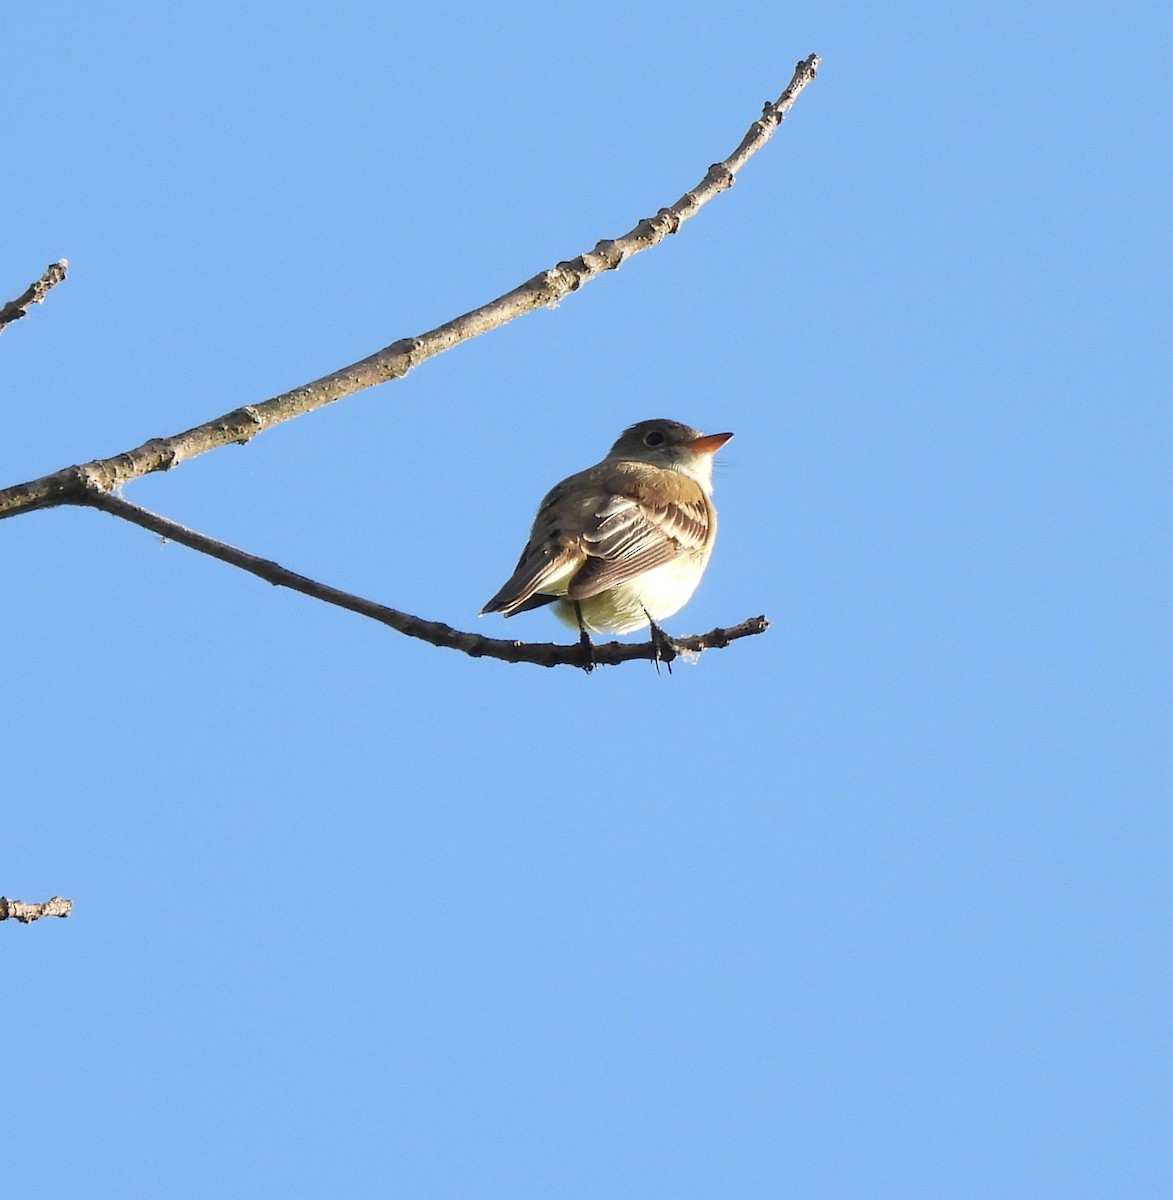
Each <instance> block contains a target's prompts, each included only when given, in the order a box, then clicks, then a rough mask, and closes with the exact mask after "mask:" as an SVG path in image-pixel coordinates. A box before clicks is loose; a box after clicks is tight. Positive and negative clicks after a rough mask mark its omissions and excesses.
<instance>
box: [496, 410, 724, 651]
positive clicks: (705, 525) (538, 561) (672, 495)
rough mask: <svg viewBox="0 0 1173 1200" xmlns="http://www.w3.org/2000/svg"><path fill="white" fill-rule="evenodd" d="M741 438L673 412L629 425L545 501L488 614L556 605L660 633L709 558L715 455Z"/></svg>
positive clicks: (577, 618) (607, 626)
mask: <svg viewBox="0 0 1173 1200" xmlns="http://www.w3.org/2000/svg"><path fill="white" fill-rule="evenodd" d="M732 436H733V434H731V433H711V434H709V435H707V436H706V435H704V434H702V433H700V432H698V431H697V430H695V429H690V428H689V426H687V425H681V424H680V423H679V422H678V421H664V420H660V421H641V422H640V423H639V424H638V425H633V426H632V427H631V428H630V429H628V430H625V431H624V433H623V436H622V437H621V438H620V439H619V440H618V441H617V442H616V443H615V445H614V446H612V447H611V451H610V453H609V454H608V455H607V457H606V458H605V459H603V461H602V462H601V463H599V464H598V466H594V467H590V468H589V469H588V470H586V471H580V472H579V473H578V474H577V475H571V476H570V478H569V479H564V480H563V481H562V482H561V483H560V484H558V485H557V487H555V488H554V489H553V491H551V492H550V493H549V495H548V496H546V498H545V499H544V500H543V501H542V503H541V507H540V508H539V509H538V515H537V516H536V517H535V518H534V524H533V528H532V529H531V530H530V535H529V543H528V544H527V545H526V548H525V549H524V550H523V551H522V552H521V558H520V559H519V560H518V563H517V569H516V570H515V571H514V572H513V574H512V575H511V576H510V577H509V579H508V580H507V581H506V583H505V585H504V586H503V587H502V588H501V590H500V591H499V592H498V593H497V594H496V595H495V596H494V597H493V598H492V600H490V601H489V603H488V604H486V605H485V607H484V608H483V609H482V610H481V612H482V614H484V613H491V612H499V613H501V614H502V615H503V616H506V617H511V616H513V614H514V613H519V612H527V611H528V610H529V609H531V608H540V607H541V606H542V605H543V604H553V605H554V611H555V613H557V615H558V616H559V618H561V619H562V620H563V621H565V622H566V624H568V625H571V626H573V627H575V628H577V629H579V630H580V631H581V632H582V633H583V634H586V633H588V632H591V633H630V632H631V631H632V630H634V629H642V628H643V627H644V626H645V625H648V624H651V625H652V627H653V632H658V630H657V625H658V622H660V621H662V620H664V618H665V617H670V616H671V615H672V614H673V613H674V612H677V611H678V610H679V609H681V608H682V607H683V606H684V604H685V603H686V602H687V600H688V598H689V597H690V596H691V595H692V594H693V592H694V591H696V586H697V584H698V583H700V581H701V575H702V574H704V570H705V565H706V564H707V563H708V561H709V555H710V553H712V549H713V541H714V539H715V538H716V536H717V510H716V509H715V508H714V507H713V502H712V500H711V499H710V497H711V496H712V494H713V455H714V454H716V453H717V451H718V450H719V449H720V448H721V447H722V446H723V445H724V444H725V443H726V442H727V441H728V440H729V439H730V438H731V437H732Z"/></svg>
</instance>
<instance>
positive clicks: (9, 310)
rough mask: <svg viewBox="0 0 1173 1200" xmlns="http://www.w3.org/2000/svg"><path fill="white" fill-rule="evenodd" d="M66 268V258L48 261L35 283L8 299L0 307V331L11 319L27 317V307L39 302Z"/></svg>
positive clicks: (67, 261)
mask: <svg viewBox="0 0 1173 1200" xmlns="http://www.w3.org/2000/svg"><path fill="white" fill-rule="evenodd" d="M68 270H69V260H68V259H65V258H63V259H61V261H60V262H55V263H50V264H49V265H48V266H47V267H46V268H45V273H44V275H42V276H41V278H40V279H38V280H37V281H36V282H35V283H30V284H29V285H28V287H27V288H25V290H24V291H23V292H22V293H21V294H20V295H19V296H17V298H16V299H15V300H9V301H8V303H7V304H5V305H4V306H3V307H2V308H0V333H3V332H4V328H5V326H6V325H11V324H12V322H13V321H19V320H20V319H21V317H27V316H28V315H29V309H30V308H32V306H33V305H34V304H40V303H41V301H42V300H44V299H45V297H46V296H47V295H48V293H49V290H50V289H51V288H55V287H56V286H57V285H58V284H59V283H60V282H61V281H62V280H63V279H64V278H65V273H66V271H68Z"/></svg>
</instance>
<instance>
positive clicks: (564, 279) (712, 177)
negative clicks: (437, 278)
mask: <svg viewBox="0 0 1173 1200" xmlns="http://www.w3.org/2000/svg"><path fill="white" fill-rule="evenodd" d="M818 66H819V56H818V55H817V54H812V55H810V56H809V57H808V58H805V59H803V61H802V62H800V63H799V64H798V65H797V67H796V68H795V71H794V77H793V78H792V79H791V81H790V82H789V83H788V84H787V85H786V88H785V90H784V91H783V92H782V94H781V96H779V97H778V99H777V100H775V101H772V102H767V103H766V105H765V107H764V108H763V110H762V115H761V116H760V117H759V118H758V119H757V120H756V121H755V122H754V123H753V124H752V125H751V126H750V127H749V130H748V131H747V132H746V134H745V137H743V138H742V139H741V142H740V144H739V145H738V147H737V149H736V150H734V151H733V153H732V154H730V155H729V157H728V158H726V159H724V160H723V161H722V162H719V163H714V164H713V166H711V167H710V168H709V169H708V171H707V172H706V174H705V176H704V178H703V179H702V180H701V181H700V183H698V184H697V186H696V187H695V188H693V189H692V190H691V191H688V192H685V193H684V195H683V196H681V197H680V199H679V200H677V201H676V203H675V204H673V205H671V206H670V207H668V208H662V209H660V211H659V212H658V213H656V215H655V216H654V217H647V218H645V219H644V220H642V221H640V222H639V223H638V224H637V225H636V226H635V227H634V228H633V229H631V230H629V231H628V232H627V233H625V234H623V236H622V237H618V238H615V239H604V240H603V241H601V242H599V243H598V244H597V245H596V246H595V248H594V249H593V250H589V251H587V252H586V253H585V254H580V255H579V256H578V257H577V258H575V259H572V260H571V261H569V262H562V263H559V264H558V265H557V266H556V267H553V268H551V269H550V270H548V271H542V272H541V273H540V274H538V275H535V276H534V277H533V278H532V279H529V280H527V281H526V282H525V283H523V284H521V286H520V287H516V288H514V289H513V290H512V291H510V292H506V293H505V294H504V295H503V296H499V297H498V298H497V299H496V300H492V301H490V302H489V303H488V304H485V305H483V306H482V307H480V308H474V309H473V310H472V311H471V312H467V313H465V314H464V315H463V316H459V317H456V318H454V319H453V320H451V321H447V322H445V323H444V324H443V325H439V326H437V327H436V328H435V329H432V330H429V331H428V332H427V333H423V334H420V335H419V336H418V337H409V338H403V339H401V340H400V341H397V342H393V343H392V344H391V345H390V346H387V347H386V348H384V349H383V350H380V351H379V352H378V353H376V354H372V355H371V356H370V357H369V358H364V359H362V360H361V361H360V362H357V363H353V364H351V365H350V366H348V367H343V368H342V369H341V370H339V371H335V372H334V373H333V374H331V375H326V376H324V377H323V378H322V379H318V380H315V381H314V382H313V383H307V384H305V385H303V386H302V387H298V388H294V389H293V390H292V391H290V392H285V393H283V394H282V395H280V396H274V397H273V398H272V399H270V400H265V401H263V402H262V403H260V404H254V405H245V406H244V407H243V408H237V409H233V411H232V412H229V413H225V414H224V415H223V416H222V417H217V418H216V419H215V420H213V421H207V422H205V423H204V424H203V425H197V426H196V427H195V428H194V429H189V430H187V431H185V432H184V433H178V434H175V435H174V436H173V437H166V438H152V439H151V440H150V441H148V442H144V443H143V444H142V445H141V446H138V447H136V448H135V449H133V450H127V451H126V452H125V453H123V454H117V455H114V456H113V457H111V458H99V459H93V460H92V461H90V462H87V463H81V464H79V465H77V466H72V467H66V468H64V469H63V470H61V471H56V472H54V473H53V474H51V475H45V476H42V477H41V478H40V479H34V480H31V481H29V482H28V483H21V484H17V485H15V486H14V487H10V488H6V489H3V490H0V519H2V518H4V517H10V516H15V515H16V514H17V513H21V512H29V511H31V510H32V509H37V508H47V507H51V506H53V505H57V504H69V503H77V502H79V500H78V498H79V497H82V496H84V494H85V493H86V492H87V491H88V490H90V489H92V488H95V487H96V488H98V489H100V490H101V491H104V492H110V491H112V490H113V489H115V488H117V487H120V486H121V485H122V484H125V483H128V482H129V481H130V480H132V479H136V478H138V477H139V476H140V475H146V474H148V473H150V472H152V471H167V470H170V469H171V468H172V467H174V466H177V465H178V464H179V463H181V462H184V461H185V460H187V459H189V458H194V457H195V456H196V455H197V454H204V453H205V452H207V451H208V450H214V449H216V448H217V447H219V446H226V445H228V444H229V443H231V442H237V443H240V444H244V443H246V442H248V441H250V440H251V439H252V438H254V437H256V435H257V434H258V433H260V432H262V431H263V430H265V429H270V428H272V427H273V426H274V425H277V424H280V423H281V422H282V421H288V420H289V419H290V418H291V417H296V416H300V415H301V414H302V413H307V412H312V411H313V410H314V409H317V408H321V407H322V406H323V405H326V404H329V403H331V402H332V401H334V400H339V399H341V398H342V397H343V396H349V395H352V394H353V393H355V392H358V391H361V390H362V389H363V388H368V387H372V386H373V385H375V384H378V383H384V382H386V381H387V380H389V379H402V378H403V376H404V375H406V374H407V373H408V371H410V370H411V369H412V368H413V367H417V366H419V364H420V363H422V362H425V361H426V360H427V359H429V358H433V357H435V356H436V355H437V354H441V353H442V352H443V351H445V350H449V349H451V348H452V347H453V346H457V345H459V344H460V343H461V342H466V341H468V340H469V339H470V338H473V337H477V336H478V335H479V334H482V333H486V332H488V331H489V330H490V329H497V328H498V327H500V326H501V325H504V324H505V323H506V322H508V321H511V320H513V318H514V317H518V316H521V315H522V314H523V313H527V312H532V311H533V310H534V309H536V308H545V307H548V306H551V305H555V304H557V303H558V301H560V300H562V299H563V298H564V297H566V296H567V295H569V294H570V293H571V292H574V291H577V290H578V289H579V288H580V287H582V286H583V284H584V283H588V282H589V281H590V280H592V279H594V278H595V277H596V276H598V275H600V274H601V273H602V272H604V271H612V270H614V269H615V268H616V267H618V266H619V265H620V264H621V263H622V262H624V261H625V260H626V259H628V258H630V257H631V256H632V255H633V254H638V253H639V252H640V251H641V250H647V249H648V248H649V247H651V246H655V245H656V244H657V243H658V242H661V241H663V240H664V238H665V237H667V236H668V234H670V233H676V232H677V230H678V229H679V228H680V226H681V225H682V224H683V223H684V222H685V221H687V220H689V218H691V217H693V216H695V215H696V214H697V212H699V211H700V209H701V208H702V207H703V206H704V205H705V204H707V203H708V202H709V201H710V200H711V199H713V197H714V196H717V195H719V194H720V193H721V192H723V191H725V190H726V189H727V188H729V187H730V186H731V185H732V184H733V180H734V178H735V176H736V175H737V172H738V171H739V170H740V169H741V168H742V167H743V166H744V165H745V163H746V162H747V161H748V159H749V158H750V157H751V155H753V154H754V153H756V152H757V151H758V150H760V149H761V147H762V146H764V145H765V144H766V142H767V141H769V139H770V136H771V135H772V134H773V132H774V130H775V129H776V128H777V127H778V125H779V124H780V123H781V122H782V120H783V118H784V117H785V116H786V114H787V113H788V112H789V111H790V108H791V106H792V105H793V104H794V101H795V100H796V99H797V98H798V96H799V94H800V93H801V92H802V90H803V89H804V88H805V87H806V86H807V85H808V84H809V83H810V82H811V80H813V79H814V77H815V74H816V72H817V70H818ZM80 502H81V503H85V502H86V501H85V500H81V501H80Z"/></svg>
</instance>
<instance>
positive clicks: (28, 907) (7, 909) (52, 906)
mask: <svg viewBox="0 0 1173 1200" xmlns="http://www.w3.org/2000/svg"><path fill="white" fill-rule="evenodd" d="M72 910H73V901H72V900H66V899H65V897H64V896H54V897H53V899H52V900H45V901H42V902H41V903H40V904H26V903H25V902H24V901H23V900H9V899H8V897H7V896H0V921H19V922H20V923H21V924H22V925H27V924H28V923H29V922H30V921H39V920H40V919H41V918H42V917H68V916H69V914H70V912H71V911H72Z"/></svg>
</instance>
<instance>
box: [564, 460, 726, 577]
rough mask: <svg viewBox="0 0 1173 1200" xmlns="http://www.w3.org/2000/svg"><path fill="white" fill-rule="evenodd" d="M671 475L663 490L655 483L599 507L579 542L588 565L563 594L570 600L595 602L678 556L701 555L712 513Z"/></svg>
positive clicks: (689, 485)
mask: <svg viewBox="0 0 1173 1200" xmlns="http://www.w3.org/2000/svg"><path fill="white" fill-rule="evenodd" d="M659 474H663V475H666V474H668V472H667V471H662V472H659ZM672 474H673V475H675V476H676V478H675V479H672V480H669V481H668V485H667V486H662V481H659V480H656V479H655V478H654V477H653V479H652V480H651V481H650V482H651V483H652V485H653V486H638V485H637V486H636V487H633V488H631V489H630V491H628V492H626V493H625V494H616V495H612V496H609V497H608V499H607V501H606V503H605V504H603V505H601V506H600V507H599V509H598V510H597V512H596V514H595V521H594V522H593V523H592V525H591V527H590V528H589V529H587V530H586V531H585V533H584V534H583V537H582V542H581V545H582V548H583V550H584V551H585V552H586V562H585V563H583V565H582V567H581V569H580V570H579V571H577V572H576V573H575V575H574V578H573V579H572V580H571V581H570V586H569V588H568V590H567V593H566V594H567V595H568V596H569V597H570V599H571V600H586V599H587V598H588V597H590V596H597V595H599V593H601V592H605V591H608V590H609V589H610V588H613V587H619V586H620V585H621V584H624V583H628V582H629V581H631V580H632V579H635V578H636V577H638V576H640V575H642V574H643V573H644V572H645V571H650V570H652V569H653V568H654V567H660V566H663V565H664V564H665V563H670V562H672V560H673V559H675V558H678V557H680V555H682V554H693V553H696V552H698V551H700V550H703V549H704V547H705V545H706V543H707V541H708V539H709V530H710V528H711V524H712V508H711V506H710V505H709V503H708V501H707V500H706V499H705V495H704V493H703V492H702V491H701V489H700V487H699V486H698V485H697V484H696V483H695V482H693V480H691V479H689V478H688V477H687V476H684V475H677V474H676V472H672ZM641 482H644V483H647V482H649V481H646V480H645V481H641ZM657 483H660V484H661V486H655V484H657Z"/></svg>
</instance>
